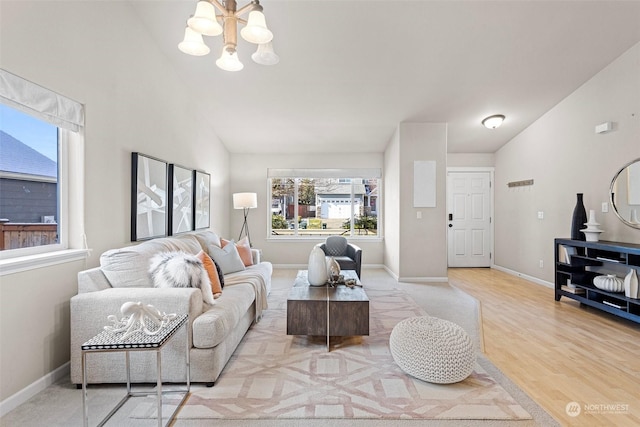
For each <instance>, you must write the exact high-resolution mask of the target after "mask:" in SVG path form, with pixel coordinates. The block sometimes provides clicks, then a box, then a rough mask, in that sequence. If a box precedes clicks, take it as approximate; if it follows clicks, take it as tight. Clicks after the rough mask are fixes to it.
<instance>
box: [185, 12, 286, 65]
mask: <svg viewBox="0 0 640 427" xmlns="http://www.w3.org/2000/svg"><path fill="white" fill-rule="evenodd" d="M216 9H218V11H219V12H220V13H221V15H216ZM246 13H248V14H249V16H248V18H247V20H244V19H242V18H240V17H241V16H242V15H244V14H246ZM220 22H222V25H221V24H220ZM238 22H240V23H241V24H244V28H243V29H242V30H241V31H240V35H241V36H242V38H243V39H245V40H246V41H248V42H250V43H253V44H257V45H258V50H257V51H256V52H255V53H254V54H253V55H251V58H252V59H253V60H254V61H255V62H257V63H258V64H262V65H274V64H277V63H278V61H279V60H280V58H279V57H278V55H276V53H275V52H274V51H273V45H272V43H271V40H272V39H273V33H272V32H271V31H270V30H269V29H268V28H267V24H266V20H265V17H264V15H263V13H262V6H261V5H260V1H259V0H253V1H252V2H251V3H249V4H248V5H246V6H244V7H241V8H240V9H237V4H236V1H235V0H222V1H219V0H201V1H199V2H198V4H197V5H196V11H195V14H194V15H193V16H191V17H190V18H189V19H188V20H187V28H186V29H185V30H184V39H183V40H182V42H180V44H178V49H180V50H181V51H182V52H184V53H186V54H189V55H194V56H202V55H206V54H208V53H209V52H210V49H209V47H208V46H207V45H206V44H204V41H203V39H202V36H203V35H204V36H218V35H220V34H222V38H223V43H224V47H223V48H222V54H221V55H220V58H219V59H218V60H217V61H216V65H217V66H218V67H220V68H222V69H223V70H226V71H240V70H242V68H244V65H242V62H240V59H238V52H236V47H237V46H238Z"/></svg>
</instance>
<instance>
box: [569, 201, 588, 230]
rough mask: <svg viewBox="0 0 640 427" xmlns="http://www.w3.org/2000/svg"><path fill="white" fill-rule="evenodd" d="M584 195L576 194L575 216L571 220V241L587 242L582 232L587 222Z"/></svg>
mask: <svg viewBox="0 0 640 427" xmlns="http://www.w3.org/2000/svg"><path fill="white" fill-rule="evenodd" d="M582 196H583V194H582V193H578V194H576V197H577V200H576V207H575V208H573V216H572V219H571V239H572V240H586V237H585V235H584V234H582V233H581V232H580V230H582V229H583V228H585V227H584V223H585V222H587V211H586V209H585V208H584V203H583V201H582Z"/></svg>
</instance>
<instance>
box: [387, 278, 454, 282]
mask: <svg viewBox="0 0 640 427" xmlns="http://www.w3.org/2000/svg"><path fill="white" fill-rule="evenodd" d="M398 282H406V283H425V282H429V283H435V282H438V283H448V282H449V278H448V277H400V278H399V279H398Z"/></svg>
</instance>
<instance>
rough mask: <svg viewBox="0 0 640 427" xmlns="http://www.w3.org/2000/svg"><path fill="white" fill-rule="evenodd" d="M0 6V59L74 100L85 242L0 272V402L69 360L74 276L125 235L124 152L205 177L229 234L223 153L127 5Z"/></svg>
mask: <svg viewBox="0 0 640 427" xmlns="http://www.w3.org/2000/svg"><path fill="white" fill-rule="evenodd" d="M0 7H1V10H0V12H1V13H0V43H1V44H0V52H2V54H1V55H0V61H1V62H0V66H1V67H2V68H4V69H6V70H7V71H9V72H12V73H14V74H17V75H19V76H21V77H23V78H25V79H27V80H30V81H33V82H35V83H37V84H40V85H42V86H45V87H47V88H49V89H51V90H54V91H56V92H59V93H61V94H63V95H66V96H68V97H70V98H73V99H75V100H77V101H79V102H82V103H83V104H85V107H86V127H85V164H86V170H85V212H84V218H85V232H86V237H87V242H88V246H89V248H90V249H92V253H91V256H90V258H89V259H88V260H87V261H86V262H75V263H68V264H64V265H60V266H56V267H48V268H40V269H37V270H32V271H30V272H25V273H17V274H12V275H7V276H3V277H2V286H1V287H0V313H2V314H1V316H2V317H1V318H0V320H1V324H0V342H1V346H0V378H2V381H0V400H5V399H6V398H8V397H9V396H11V395H13V394H14V393H16V392H18V391H19V390H22V389H23V388H25V387H27V386H28V385H29V384H31V383H32V382H34V381H36V380H38V379H40V378H41V377H43V376H45V375H46V374H48V373H49V372H51V371H53V370H54V369H56V368H57V367H59V366H61V365H63V364H64V363H66V362H67V361H68V360H69V298H70V297H71V296H72V295H74V294H75V293H76V290H77V279H76V275H77V272H78V271H79V270H81V269H84V268H86V267H92V266H94V265H97V263H98V257H99V255H100V254H101V253H102V252H104V251H105V250H106V249H109V248H114V247H120V246H124V245H127V244H129V243H130V242H129V236H130V227H129V223H130V191H131V189H130V176H131V160H130V159H131V157H130V156H131V152H132V151H139V152H142V153H145V154H149V155H152V156H155V157H158V158H161V159H165V160H168V161H170V162H175V163H177V164H180V165H184V166H187V167H193V168H197V169H201V170H204V171H207V172H209V173H211V174H212V176H211V199H212V206H211V208H212V212H211V213H212V215H211V216H212V227H213V228H214V229H216V230H219V231H220V232H221V233H226V232H227V230H228V220H229V214H228V213H229V200H228V199H229V197H228V194H229V193H228V185H229V181H228V163H229V161H228V157H229V155H228V152H227V151H226V149H225V148H224V146H223V145H222V144H221V143H220V141H219V140H218V138H217V136H216V135H215V133H214V131H213V129H211V128H210V127H209V125H208V124H207V120H206V118H205V117H202V116H200V114H199V113H198V111H199V109H198V106H197V104H195V103H194V99H197V97H196V96H190V94H189V93H187V92H186V89H185V87H184V85H183V84H182V82H181V81H180V80H179V79H178V77H177V76H176V75H175V74H174V73H173V72H172V69H171V67H170V65H169V63H168V62H167V61H166V59H165V57H164V56H163V55H162V54H160V52H159V51H158V50H157V48H156V44H155V43H156V42H155V41H154V40H152V39H150V38H149V37H148V35H147V33H146V32H145V30H144V29H143V28H142V26H141V25H140V23H139V21H138V19H137V17H136V15H135V13H134V12H133V10H132V9H131V7H130V5H129V4H128V3H125V2H78V1H71V2H67V1H56V2H42V1H39V2H33V1H6V0H3V1H2V2H0ZM114 23H117V25H114ZM18 362H19V363H18Z"/></svg>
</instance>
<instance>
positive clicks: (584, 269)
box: [554, 239, 640, 323]
mask: <svg viewBox="0 0 640 427" xmlns="http://www.w3.org/2000/svg"><path fill="white" fill-rule="evenodd" d="M554 242H555V252H554V253H555V292H554V293H555V300H556V301H560V298H561V297H567V298H572V299H574V300H576V301H580V303H582V304H585V305H588V306H591V307H595V308H598V309H600V310H603V311H606V312H607V313H611V314H614V315H616V316H620V317H624V318H625V319H628V320H631V321H633V322H637V323H640V299H635V298H628V297H626V296H625V295H624V292H622V293H620V292H608V291H604V290H602V289H598V288H596V287H595V286H594V285H593V278H594V277H596V276H600V275H603V274H615V275H616V276H618V277H620V278H624V276H625V275H626V274H627V273H628V272H629V269H631V268H633V269H635V270H636V273H637V274H638V275H639V276H640V245H637V244H633V243H619V242H608V241H600V242H585V241H582V240H571V239H555V241H554Z"/></svg>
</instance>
